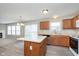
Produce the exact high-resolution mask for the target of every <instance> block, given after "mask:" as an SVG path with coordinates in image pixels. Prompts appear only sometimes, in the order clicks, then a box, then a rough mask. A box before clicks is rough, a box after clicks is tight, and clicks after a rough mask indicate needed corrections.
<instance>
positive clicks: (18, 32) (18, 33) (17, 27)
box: [16, 26, 20, 35]
mask: <svg viewBox="0 0 79 59" xmlns="http://www.w3.org/2000/svg"><path fill="white" fill-rule="evenodd" d="M16 35H20V26H16Z"/></svg>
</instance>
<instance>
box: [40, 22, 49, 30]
mask: <svg viewBox="0 0 79 59" xmlns="http://www.w3.org/2000/svg"><path fill="white" fill-rule="evenodd" d="M40 29H41V30H46V29H49V21H42V22H40Z"/></svg>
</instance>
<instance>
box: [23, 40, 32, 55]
mask: <svg viewBox="0 0 79 59" xmlns="http://www.w3.org/2000/svg"><path fill="white" fill-rule="evenodd" d="M24 55H25V56H30V55H31V51H30V42H27V41H24Z"/></svg>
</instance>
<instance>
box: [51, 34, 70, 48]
mask: <svg viewBox="0 0 79 59" xmlns="http://www.w3.org/2000/svg"><path fill="white" fill-rule="evenodd" d="M50 40H51V44H52V45H57V46H65V47H69V36H65V35H52V36H51V37H50Z"/></svg>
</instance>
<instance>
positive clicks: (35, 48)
mask: <svg viewBox="0 0 79 59" xmlns="http://www.w3.org/2000/svg"><path fill="white" fill-rule="evenodd" d="M46 45H47V39H44V40H43V41H42V42H41V43H35V42H29V41H24V55H25V56H45V55H46V50H47V47H46Z"/></svg>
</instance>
